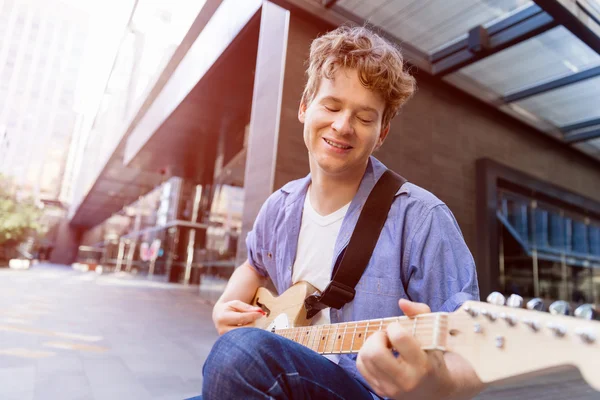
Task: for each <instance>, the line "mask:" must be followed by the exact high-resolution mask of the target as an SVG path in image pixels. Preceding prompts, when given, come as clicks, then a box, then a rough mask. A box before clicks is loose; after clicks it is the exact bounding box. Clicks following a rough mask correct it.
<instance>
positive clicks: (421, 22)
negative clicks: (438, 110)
mask: <svg viewBox="0 0 600 400" xmlns="http://www.w3.org/2000/svg"><path fill="white" fill-rule="evenodd" d="M532 3H533V2H532V1H529V0H494V1H487V0H460V1H436V0H400V1H392V0H377V1H359V0H340V1H338V2H337V3H336V4H337V6H339V7H341V8H343V9H345V10H346V11H348V12H351V13H353V14H355V15H357V16H359V17H361V18H364V19H365V20H367V21H369V22H370V23H372V24H374V25H377V26H379V27H381V28H383V29H385V30H386V31H387V32H389V33H391V34H392V35H394V36H396V37H397V38H399V39H400V40H402V41H407V42H409V43H411V44H412V45H413V46H415V47H417V48H418V49H420V50H421V51H424V52H426V53H429V54H431V53H433V52H434V51H435V50H436V49H438V48H439V47H442V46H443V45H445V44H447V43H450V42H453V41H457V40H461V39H464V38H466V33H467V32H468V31H469V30H470V29H471V28H473V27H476V26H478V25H483V26H486V25H489V24H492V23H494V22H495V20H497V19H501V18H505V17H506V16H508V15H510V14H511V13H512V12H515V11H516V10H518V9H520V8H521V7H524V6H528V5H531V4H532Z"/></svg>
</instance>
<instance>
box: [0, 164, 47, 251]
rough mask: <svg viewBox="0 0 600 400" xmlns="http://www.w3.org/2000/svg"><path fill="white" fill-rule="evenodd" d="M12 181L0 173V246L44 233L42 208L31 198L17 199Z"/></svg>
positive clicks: (16, 243) (10, 245) (12, 245)
mask: <svg viewBox="0 0 600 400" xmlns="http://www.w3.org/2000/svg"><path fill="white" fill-rule="evenodd" d="M12 187H13V186H12V183H11V181H10V180H9V179H7V178H6V177H3V176H2V175H0V246H2V247H5V248H9V247H14V246H18V245H19V244H20V243H21V242H23V241H24V240H25V239H27V238H28V237H31V236H38V235H41V234H43V233H44V231H45V228H44V226H43V225H42V224H41V217H42V209H40V208H39V207H37V206H36V205H35V203H34V202H33V201H32V200H31V199H17V196H16V195H15V193H14V190H12Z"/></svg>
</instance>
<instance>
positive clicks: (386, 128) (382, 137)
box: [375, 124, 390, 150]
mask: <svg viewBox="0 0 600 400" xmlns="http://www.w3.org/2000/svg"><path fill="white" fill-rule="evenodd" d="M388 133H390V124H387V125H386V126H384V127H383V128H382V129H381V133H380V134H379V140H378V141H377V146H375V150H378V149H379V148H380V147H381V145H382V144H383V142H384V141H385V138H386V137H387V135H388Z"/></svg>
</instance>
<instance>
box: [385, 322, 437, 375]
mask: <svg viewBox="0 0 600 400" xmlns="http://www.w3.org/2000/svg"><path fill="white" fill-rule="evenodd" d="M387 335H388V339H389V341H390V343H391V344H392V346H393V348H394V349H395V350H396V351H397V352H398V353H400V356H401V357H402V359H403V360H404V361H406V362H407V363H409V364H410V365H411V366H412V367H414V368H419V369H421V368H425V367H426V366H427V363H428V358H427V353H426V352H425V351H424V350H422V349H421V344H420V343H419V341H418V340H417V339H415V338H414V337H413V335H412V333H411V332H408V331H407V330H406V329H404V328H402V326H401V325H400V324H399V323H397V322H395V323H391V324H389V325H388V327H387Z"/></svg>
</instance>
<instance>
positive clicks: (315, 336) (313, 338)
mask: <svg viewBox="0 0 600 400" xmlns="http://www.w3.org/2000/svg"><path fill="white" fill-rule="evenodd" d="M319 329H320V326H317V330H316V331H315V334H314V335H313V337H312V341H311V343H310V349H311V350H315V348H314V346H315V339H316V338H318V337H319V336H320V335H319Z"/></svg>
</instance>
